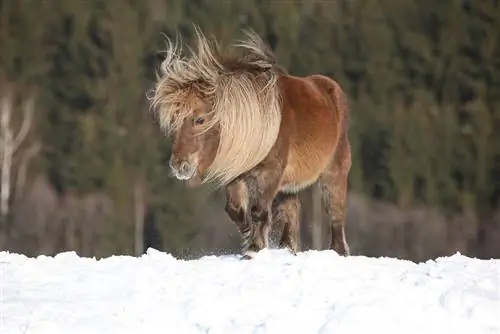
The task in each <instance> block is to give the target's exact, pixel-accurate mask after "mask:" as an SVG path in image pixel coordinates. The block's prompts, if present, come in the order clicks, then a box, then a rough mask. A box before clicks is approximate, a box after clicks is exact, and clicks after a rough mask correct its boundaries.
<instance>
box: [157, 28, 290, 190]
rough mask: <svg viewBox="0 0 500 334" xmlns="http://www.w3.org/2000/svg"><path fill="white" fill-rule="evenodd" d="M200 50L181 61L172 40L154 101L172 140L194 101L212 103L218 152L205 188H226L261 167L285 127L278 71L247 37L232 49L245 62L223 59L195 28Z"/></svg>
mask: <svg viewBox="0 0 500 334" xmlns="http://www.w3.org/2000/svg"><path fill="white" fill-rule="evenodd" d="M195 32H196V37H197V50H196V51H193V50H192V49H190V48H189V50H190V56H189V57H185V56H183V55H182V48H181V46H180V45H179V41H178V39H177V40H176V42H175V44H173V43H172V42H171V40H170V39H168V38H167V50H166V58H165V59H164V60H163V62H162V63H161V66H160V75H159V76H158V79H157V83H156V85H155V87H154V89H153V95H152V97H151V100H152V103H151V105H152V107H153V108H155V109H156V116H157V118H158V121H159V123H160V126H161V127H162V128H163V129H164V130H166V131H167V132H168V133H169V134H170V133H173V132H176V131H178V130H179V129H180V126H181V125H182V122H183V120H184V119H185V117H188V116H189V115H190V114H191V113H192V111H193V108H192V105H190V103H193V101H195V99H194V98H193V97H198V98H201V99H203V100H205V101H210V102H211V106H212V109H211V114H212V119H211V121H210V122H209V123H208V124H206V127H205V130H209V129H210V128H212V127H214V126H218V127H219V130H220V139H219V146H218V148H217V153H216V156H215V159H214V161H213V163H212V164H211V165H210V166H209V167H208V169H207V171H206V172H205V175H203V180H202V181H203V182H204V183H205V182H208V181H215V182H216V183H218V184H219V185H220V186H222V185H226V184H227V183H229V182H230V181H231V180H233V179H234V178H235V177H237V176H238V175H240V174H241V173H244V172H246V171H248V170H250V169H252V168H253V167H255V166H256V165H257V164H258V163H259V162H261V161H262V160H263V159H264V158H265V157H266V156H267V155H268V154H269V151H270V150H271V148H272V147H273V145H274V143H275V142H276V139H277V137H278V132H279V128H280V124H281V98H280V94H279V90H278V84H277V80H278V75H279V70H278V68H277V67H276V65H275V61H274V57H273V55H272V53H271V51H270V50H269V49H268V48H267V46H266V45H265V44H264V42H263V41H262V40H261V39H260V37H259V36H258V35H257V34H255V33H253V32H246V36H247V39H246V40H243V41H239V42H238V43H235V44H233V47H235V48H239V49H240V50H243V51H245V54H244V55H243V56H242V57H237V56H235V55H222V53H221V50H220V48H219V46H218V45H217V44H216V43H215V42H214V41H209V40H208V39H206V38H205V36H203V34H202V33H201V32H200V31H199V29H198V28H196V27H195Z"/></svg>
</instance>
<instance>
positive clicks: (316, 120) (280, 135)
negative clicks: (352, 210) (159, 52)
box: [148, 26, 352, 259]
mask: <svg viewBox="0 0 500 334" xmlns="http://www.w3.org/2000/svg"><path fill="white" fill-rule="evenodd" d="M244 34H245V38H244V39H241V40H237V41H236V42H234V43H232V44H231V45H230V47H228V48H226V49H223V48H222V47H221V46H220V44H219V43H218V41H217V40H216V39H215V38H210V39H209V38H207V37H206V36H205V35H204V34H203V33H202V32H201V31H200V29H199V28H198V27H197V26H195V36H194V37H195V40H196V48H195V49H192V48H190V47H188V49H189V53H187V54H186V53H185V52H183V51H184V50H183V45H184V44H183V43H179V39H178V38H177V39H176V41H175V43H174V42H172V40H171V39H170V38H168V37H165V38H166V45H167V49H166V51H165V56H164V58H163V60H162V61H161V64H160V68H159V71H158V72H157V74H156V81H155V82H154V85H153V88H152V89H151V91H150V93H151V94H150V95H149V96H148V99H149V101H150V106H151V109H152V110H153V114H154V116H155V117H154V119H155V121H156V122H157V124H158V126H159V127H160V128H161V129H162V131H163V133H164V135H165V136H166V137H168V138H170V139H171V141H172V151H171V156H170V160H169V167H170V171H171V174H173V175H174V176H175V177H176V178H177V179H179V180H185V181H186V182H187V183H188V185H189V186H191V187H196V186H199V185H201V184H205V183H210V184H212V185H213V186H215V188H216V189H224V190H225V195H226V205H225V211H226V213H227V215H228V216H229V218H230V219H231V220H232V222H233V223H234V224H235V225H236V227H237V228H238V230H239V232H240V235H241V238H242V242H241V251H242V257H241V258H242V259H251V258H253V257H254V255H255V254H257V253H258V252H259V251H261V250H262V249H264V248H268V247H269V232H270V229H271V226H273V225H274V226H275V227H276V228H277V230H278V232H279V234H280V239H279V244H278V247H279V248H286V249H289V250H290V251H291V252H292V254H296V253H297V252H298V251H299V250H300V248H299V239H300V236H299V217H300V201H299V197H298V195H299V193H300V192H301V191H302V190H304V189H306V188H307V187H309V186H311V185H313V184H316V183H319V184H320V189H321V194H322V206H323V207H324V209H325V210H326V213H327V215H328V218H329V225H330V231H331V236H330V245H329V248H330V249H333V250H334V251H335V252H337V253H338V254H339V255H343V256H348V255H349V254H350V251H349V245H348V243H347V241H346V235H345V221H346V200H347V199H346V197H347V182H348V175H349V171H350V168H351V160H352V159H351V146H350V142H349V138H348V127H349V106H348V102H347V97H346V94H345V93H344V92H343V90H342V88H341V87H340V85H339V84H338V83H337V82H336V81H334V80H333V79H331V78H329V77H326V76H324V75H321V74H311V75H308V76H305V77H298V76H294V75H291V74H289V73H288V72H287V71H286V70H285V69H284V68H283V67H281V65H280V64H278V63H277V61H276V57H275V55H274V53H273V52H272V50H271V49H270V47H269V46H268V45H267V44H266V43H265V42H264V41H263V40H262V38H261V37H260V36H259V35H258V34H257V33H255V32H254V31H253V30H245V31H244Z"/></svg>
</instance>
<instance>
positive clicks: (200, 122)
mask: <svg viewBox="0 0 500 334" xmlns="http://www.w3.org/2000/svg"><path fill="white" fill-rule="evenodd" d="M204 122H205V119H204V118H203V117H198V118H197V119H195V121H194V124H196V125H202V124H203V123H204Z"/></svg>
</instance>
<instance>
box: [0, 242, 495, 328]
mask: <svg viewBox="0 0 500 334" xmlns="http://www.w3.org/2000/svg"><path fill="white" fill-rule="evenodd" d="M0 275H1V276H0V333H4V334H11V333H12V334H13V333H50V334H55V333H72V334H77V333H93V334H94V333H95V334H97V333H120V334H121V333H143V332H144V333H175V334H178V333H182V334H183V333H213V334H215V333H231V334H233V333H237V334H239V333H241V334H243V333H256V334H262V333H301V334H305V333H342V334H348V333H384V334H391V333H398V334H410V333H419V334H422V333H424V334H431V333H439V334H446V333H453V334H458V333H467V334H471V333H474V334H482V333H500V259H491V260H480V259H474V258H469V257H466V256H463V255H461V254H459V253H457V254H455V255H453V256H449V257H443V258H438V259H436V260H435V261H434V260H433V261H427V262H424V263H414V262H410V261H405V260H400V259H395V258H369V257H364V256H350V257H341V256H338V255H337V254H336V253H335V252H333V251H307V252H302V253H298V254H297V255H296V256H293V255H291V254H289V253H288V252H286V251H284V250H265V251H262V252H261V253H259V254H258V255H257V256H256V258H255V259H253V260H249V261H248V260H244V261H241V260H239V259H238V257H237V256H218V257H217V256H205V257H202V258H199V259H196V260H190V261H185V260H180V259H176V258H174V257H173V256H171V255H169V254H166V253H163V252H159V251H156V250H153V249H149V250H148V251H147V253H146V254H144V255H143V256H142V257H139V258H135V257H130V256H112V257H109V258H105V259H101V260H96V259H93V258H83V257H79V256H78V255H77V254H75V253H73V252H68V253H61V254H58V255H56V256H55V257H47V256H38V257H36V258H28V257H25V256H23V255H19V254H13V253H9V252H1V253H0Z"/></svg>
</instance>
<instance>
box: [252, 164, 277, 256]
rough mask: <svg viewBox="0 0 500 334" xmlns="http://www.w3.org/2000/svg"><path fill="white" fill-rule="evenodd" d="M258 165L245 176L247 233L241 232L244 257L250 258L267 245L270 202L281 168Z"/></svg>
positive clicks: (270, 218) (270, 211)
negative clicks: (248, 227)
mask: <svg viewBox="0 0 500 334" xmlns="http://www.w3.org/2000/svg"><path fill="white" fill-rule="evenodd" d="M279 167H280V166H276V165H275V164H273V165H264V164H262V165H260V166H258V167H256V168H255V169H254V170H252V171H251V172H249V173H248V174H247V175H246V176H245V177H244V180H245V184H246V186H247V191H248V210H247V212H246V215H245V221H246V224H245V225H249V226H250V229H249V230H248V233H246V234H243V254H244V258H247V259H248V258H252V256H253V255H255V254H256V253H257V252H259V251H260V250H262V249H264V248H268V247H269V232H270V230H271V224H272V203H273V200H274V198H275V196H276V194H277V192H278V187H279V183H280V181H281V177H282V171H283V169H282V168H279Z"/></svg>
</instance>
